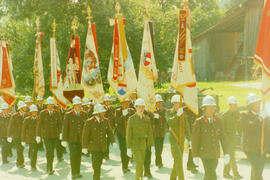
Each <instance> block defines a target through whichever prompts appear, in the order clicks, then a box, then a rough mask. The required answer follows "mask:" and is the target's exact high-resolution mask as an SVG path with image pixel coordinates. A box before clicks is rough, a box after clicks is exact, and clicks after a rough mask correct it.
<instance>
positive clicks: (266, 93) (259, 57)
mask: <svg viewBox="0 0 270 180" xmlns="http://www.w3.org/2000/svg"><path fill="white" fill-rule="evenodd" d="M254 60H255V61H256V62H258V63H259V64H260V65H261V67H262V69H263V75H262V88H261V92H262V99H263V100H265V101H269V100H270V1H269V0H268V1H267V2H266V4H265V7H264V11H263V16H262V22H261V27H260V31H259V37H258V42H257V47H256V51H255V58H254Z"/></svg>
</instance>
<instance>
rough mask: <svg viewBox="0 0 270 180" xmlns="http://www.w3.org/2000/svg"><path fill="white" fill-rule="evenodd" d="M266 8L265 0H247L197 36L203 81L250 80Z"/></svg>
mask: <svg viewBox="0 0 270 180" xmlns="http://www.w3.org/2000/svg"><path fill="white" fill-rule="evenodd" d="M262 12H263V0H246V1H244V2H243V3H241V4H238V5H237V6H236V7H233V8H232V9H230V10H229V11H228V12H227V16H226V17H225V18H223V19H221V20H220V21H219V22H218V23H216V24H214V25H213V26H211V27H209V28H208V29H206V30H205V31H203V32H201V33H199V34H197V35H196V36H195V37H194V38H193V52H194V66H195V71H196V75H197V79H198V80H199V81H209V80H210V81H211V80H226V79H227V80H244V79H245V80H248V79H250V74H251V72H252V66H253V56H254V53H255V49H256V44H257V36H258V32H259V28H260V22H261V17H262Z"/></svg>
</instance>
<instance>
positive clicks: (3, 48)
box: [0, 38, 16, 106]
mask: <svg viewBox="0 0 270 180" xmlns="http://www.w3.org/2000/svg"><path fill="white" fill-rule="evenodd" d="M0 65H1V66H0V67H1V68H0V92H1V93H2V98H3V100H4V101H5V102H6V103H8V104H9V105H10V106H12V105H13V104H14V103H15V101H16V97H15V82H14V77H13V66H12V61H11V57H10V54H9V49H8V43H7V41H6V39H5V38H3V39H2V40H1V41H0Z"/></svg>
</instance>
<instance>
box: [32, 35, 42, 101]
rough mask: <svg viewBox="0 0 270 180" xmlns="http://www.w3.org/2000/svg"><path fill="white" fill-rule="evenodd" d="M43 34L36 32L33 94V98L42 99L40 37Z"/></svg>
mask: <svg viewBox="0 0 270 180" xmlns="http://www.w3.org/2000/svg"><path fill="white" fill-rule="evenodd" d="M43 35H44V33H43V32H40V31H37V33H36V49H35V60H34V93H33V97H34V99H35V97H36V96H39V97H43V96H44V92H45V82H44V74H43V64H42V36H43Z"/></svg>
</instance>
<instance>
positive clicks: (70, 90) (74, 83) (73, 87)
mask: <svg viewBox="0 0 270 180" xmlns="http://www.w3.org/2000/svg"><path fill="white" fill-rule="evenodd" d="M81 75H82V69H81V56H80V38H79V37H78V36H75V35H72V39H71V43H70V47H69V54H68V60H67V65H66V71H65V76H64V96H65V98H66V99H68V100H69V101H70V102H71V101H72V99H73V97H75V96H79V97H81V98H83V97H84V90H83V87H82V86H81Z"/></svg>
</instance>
